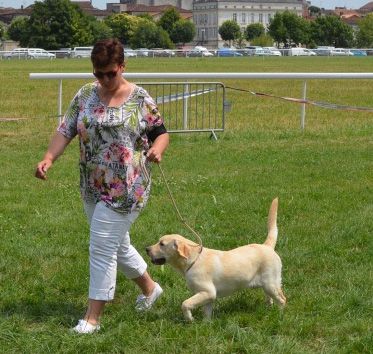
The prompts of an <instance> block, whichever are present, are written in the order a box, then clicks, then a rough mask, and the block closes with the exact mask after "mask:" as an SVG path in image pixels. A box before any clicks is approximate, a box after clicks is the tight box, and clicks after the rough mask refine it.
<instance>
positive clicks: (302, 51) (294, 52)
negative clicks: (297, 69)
mask: <svg viewBox="0 0 373 354" xmlns="http://www.w3.org/2000/svg"><path fill="white" fill-rule="evenodd" d="M288 55H289V56H295V57H300V56H305V57H307V56H308V57H309V56H315V55H316V53H315V52H314V51H313V50H310V49H307V48H298V47H296V48H290V49H289V51H288Z"/></svg>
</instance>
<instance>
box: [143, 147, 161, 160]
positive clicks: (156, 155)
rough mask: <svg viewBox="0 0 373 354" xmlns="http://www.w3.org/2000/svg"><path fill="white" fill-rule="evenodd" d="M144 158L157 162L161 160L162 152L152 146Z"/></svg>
mask: <svg viewBox="0 0 373 354" xmlns="http://www.w3.org/2000/svg"><path fill="white" fill-rule="evenodd" d="M146 158H147V159H148V160H149V161H152V162H155V163H159V162H161V160H162V154H161V153H160V152H159V151H157V149H155V148H154V147H151V148H150V149H149V150H148V152H147V154H146Z"/></svg>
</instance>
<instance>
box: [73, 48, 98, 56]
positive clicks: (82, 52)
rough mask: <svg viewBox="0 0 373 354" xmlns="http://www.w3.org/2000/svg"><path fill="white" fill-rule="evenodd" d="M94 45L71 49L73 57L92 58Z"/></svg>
mask: <svg viewBox="0 0 373 354" xmlns="http://www.w3.org/2000/svg"><path fill="white" fill-rule="evenodd" d="M92 49H93V47H75V48H74V49H73V50H72V51H71V58H90V57H91V52H92Z"/></svg>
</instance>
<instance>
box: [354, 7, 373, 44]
mask: <svg viewBox="0 0 373 354" xmlns="http://www.w3.org/2000/svg"><path fill="white" fill-rule="evenodd" d="M358 26H359V29H358V32H357V35H356V41H357V44H358V46H360V47H365V48H371V47H373V13H370V14H368V15H367V16H365V17H364V18H363V19H362V20H360V21H359V22H358Z"/></svg>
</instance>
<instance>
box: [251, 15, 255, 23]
mask: <svg viewBox="0 0 373 354" xmlns="http://www.w3.org/2000/svg"><path fill="white" fill-rule="evenodd" d="M254 21H255V15H254V14H251V23H254Z"/></svg>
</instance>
